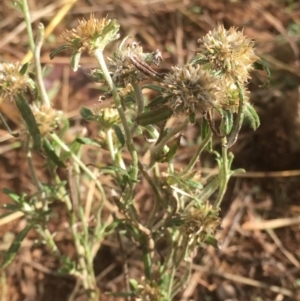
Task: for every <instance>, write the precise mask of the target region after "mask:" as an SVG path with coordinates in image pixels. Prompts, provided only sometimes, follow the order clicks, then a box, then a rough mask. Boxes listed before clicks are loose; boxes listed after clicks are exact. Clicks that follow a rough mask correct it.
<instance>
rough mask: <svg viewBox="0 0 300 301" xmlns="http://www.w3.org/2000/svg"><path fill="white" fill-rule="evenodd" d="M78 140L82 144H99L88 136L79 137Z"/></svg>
mask: <svg viewBox="0 0 300 301" xmlns="http://www.w3.org/2000/svg"><path fill="white" fill-rule="evenodd" d="M76 141H77V142H78V143H80V144H85V145H94V146H99V143H97V142H96V141H95V140H93V139H90V138H86V137H77V138H76Z"/></svg>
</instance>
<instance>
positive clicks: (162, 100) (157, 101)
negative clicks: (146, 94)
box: [148, 95, 168, 108]
mask: <svg viewBox="0 0 300 301" xmlns="http://www.w3.org/2000/svg"><path fill="white" fill-rule="evenodd" d="M167 101H168V99H167V98H165V97H163V96H162V95H159V96H157V97H155V98H154V99H153V100H151V102H150V103H149V104H148V108H155V107H157V106H158V105H162V104H165V103H166V102H167Z"/></svg>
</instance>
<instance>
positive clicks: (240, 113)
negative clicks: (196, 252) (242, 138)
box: [226, 81, 245, 148]
mask: <svg viewBox="0 0 300 301" xmlns="http://www.w3.org/2000/svg"><path fill="white" fill-rule="evenodd" d="M235 85H236V86H237V89H238V91H239V96H240V98H239V109H238V113H237V118H236V120H235V122H234V126H233V129H232V131H231V133H230V134H229V136H228V140H227V141H226V143H227V144H226V147H227V148H229V147H231V146H232V145H233V144H234V143H235V142H236V140H237V137H238V134H239V132H240V129H241V127H242V124H243V121H244V114H245V112H244V111H245V108H244V107H245V95H244V91H243V88H242V86H241V85H240V83H239V82H238V81H235Z"/></svg>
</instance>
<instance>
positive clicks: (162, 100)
mask: <svg viewBox="0 0 300 301" xmlns="http://www.w3.org/2000/svg"><path fill="white" fill-rule="evenodd" d="M19 7H20V8H21V10H22V11H23V13H24V16H25V20H26V24H27V31H28V37H29V41H30V47H31V50H32V52H33V53H34V64H33V68H32V69H31V66H30V65H29V64H25V65H20V64H18V63H4V62H3V63H1V64H0V93H1V97H9V98H10V99H11V100H12V101H14V102H15V104H16V106H17V108H18V109H19V111H20V113H21V115H22V117H23V119H24V122H25V125H26V131H25V132H24V133H23V134H22V135H21V136H20V139H22V141H23V142H24V145H25V150H26V153H27V160H28V167H29V171H30V175H31V178H32V182H33V183H34V185H35V187H36V191H35V193H33V194H32V195H26V194H21V195H18V194H16V193H14V192H12V191H9V190H5V193H7V194H8V195H9V196H10V197H11V199H12V200H13V203H12V204H7V205H6V209H7V213H6V215H7V214H10V213H13V212H16V211H21V212H23V214H24V218H25V219H26V222H27V224H26V227H25V228H24V229H23V230H22V231H21V232H20V233H19V234H18V235H17V236H16V238H15V241H14V242H13V243H12V245H11V247H10V248H9V250H8V251H7V252H6V253H5V255H4V260H3V262H2V267H3V268H4V267H6V266H8V265H9V264H10V263H11V262H12V260H13V259H14V257H15V255H16V253H17V251H18V249H19V247H20V245H21V242H22V240H23V239H24V238H25V237H26V235H27V234H28V232H29V231H30V230H31V229H35V231H37V232H38V234H39V236H40V239H41V241H42V242H44V243H45V244H46V245H47V247H48V248H49V249H50V250H51V251H52V252H53V254H54V255H55V256H57V258H58V259H59V260H60V263H61V270H60V272H61V273H62V272H64V273H68V274H71V275H74V276H75V277H77V279H78V281H80V283H81V286H82V287H83V288H84V290H85V292H86V294H87V296H88V298H89V300H101V296H103V294H105V293H109V294H112V295H114V296H123V297H124V298H128V300H132V299H131V298H133V297H134V298H135V299H134V300H153V301H154V300H155V301H157V300H161V301H162V300H172V299H173V298H174V296H176V294H178V292H180V290H181V289H182V288H183V286H184V285H185V283H186V282H187V280H188V279H189V272H190V269H191V263H192V260H193V257H194V256H195V255H196V251H197V248H198V247H199V246H201V244H202V243H204V242H205V243H208V244H212V245H213V246H215V247H217V241H216V239H215V233H216V230H217V229H218V227H219V226H220V218H219V207H220V204H221V202H222V199H223V196H224V193H225V191H226V187H227V184H228V180H229V178H230V176H231V175H232V174H233V173H234V172H237V170H235V171H234V170H231V164H232V160H233V155H232V153H230V152H229V148H230V147H231V146H232V145H233V144H234V143H235V141H236V139H237V137H238V134H239V131H240V128H241V126H242V123H243V120H244V119H245V118H246V119H248V121H249V123H250V125H251V126H252V128H253V129H254V130H255V129H256V128H257V127H258V126H259V118H258V116H257V114H256V112H255V110H254V108H253V107H252V106H251V104H250V102H249V93H248V90H247V83H248V82H249V80H250V71H252V70H253V68H254V66H255V63H256V64H257V66H261V64H260V62H259V58H258V57H257V56H256V55H255V53H254V42H253V41H252V40H250V39H249V38H247V37H246V36H245V35H244V34H243V33H242V32H239V31H237V30H236V29H234V28H230V29H229V30H226V29H225V28H224V27H223V26H222V25H219V26H218V27H217V28H216V29H214V30H212V31H210V32H209V33H208V34H207V35H206V36H204V37H203V38H202V39H199V41H198V42H199V48H198V51H197V53H196V54H195V56H194V58H193V59H192V60H190V61H189V62H187V63H186V64H185V65H184V66H175V67H173V68H172V70H170V71H169V72H167V73H161V72H159V71H156V70H155V69H158V68H157V67H155V68H154V67H153V65H156V66H159V63H160V62H161V60H162V55H161V52H160V51H159V50H154V51H153V52H151V53H146V52H144V51H143V48H142V47H141V45H140V44H139V43H137V42H131V43H129V42H128V41H129V39H128V37H125V38H123V40H121V41H120V42H119V44H118V46H117V48H116V50H115V51H114V52H113V53H112V55H111V56H109V57H107V58H105V57H104V54H103V51H104V49H105V47H106V46H107V44H109V43H111V42H113V41H115V40H117V39H119V38H120V35H119V24H118V23H117V21H116V20H110V19H108V18H104V19H101V20H98V19H96V18H95V17H94V16H93V15H91V16H90V18H89V19H88V20H85V19H83V20H81V21H79V25H78V26H77V27H76V28H73V29H71V30H66V31H65V32H64V33H62V37H63V38H64V39H65V41H66V44H65V45H62V46H60V47H59V48H58V49H56V50H55V51H53V52H52V53H51V59H53V58H54V57H55V56H56V55H57V53H59V52H61V51H69V53H70V54H71V56H70V62H71V66H72V68H73V70H74V71H77V70H78V69H79V68H81V67H80V57H81V54H82V53H83V52H86V53H88V54H89V55H91V56H93V57H95V58H96V60H97V61H98V63H99V67H98V68H96V69H93V70H83V71H84V72H85V73H87V74H88V76H89V77H90V78H91V79H92V80H93V81H97V82H101V83H102V85H103V87H106V92H105V93H104V95H102V98H103V100H102V101H103V102H105V101H106V100H105V98H112V99H113V102H112V103H109V106H108V105H106V106H105V107H103V106H102V105H100V106H95V107H94V109H89V108H85V107H84V108H82V109H81V116H82V118H84V119H85V120H87V121H88V122H92V123H94V124H95V125H96V126H97V127H98V129H99V133H98V136H97V137H77V138H76V139H75V140H74V141H73V142H68V143H67V142H66V140H65V134H66V132H67V131H68V129H69V123H68V120H67V118H66V117H65V116H64V113H63V112H60V111H57V110H56V109H55V108H54V107H53V106H52V104H51V102H50V101H49V98H48V95H47V92H46V89H45V86H44V83H43V79H42V71H41V65H40V50H41V46H42V42H43V26H42V24H40V25H39V27H38V32H37V37H36V40H35V41H34V39H33V34H32V28H31V24H30V19H29V12H28V7H27V3H26V1H25V0H23V1H20V2H19ZM115 44H117V43H116V42H115ZM29 69H30V72H31V74H34V80H33V79H32V76H29V71H28V70H29ZM158 70H159V69H158ZM145 80H147V84H145V82H144V81H145ZM149 82H151V84H149ZM146 88H147V89H150V90H153V91H154V92H155V93H156V95H157V96H156V97H155V98H154V99H152V100H151V101H148V102H146V100H145V97H144V95H143V90H144V89H146ZM28 90H32V91H35V93H34V95H36V98H35V100H34V101H33V102H32V103H29V102H28V99H27V94H26V91H28ZM216 115H218V116H219V117H218V118H219V120H221V122H218V123H217V122H215V119H216V118H215V116H216ZM174 116H175V117H176V116H181V118H182V120H183V121H182V122H181V123H180V124H176V125H175V126H174V127H167V121H168V120H169V119H170V118H173V117H174ZM1 118H2V120H3V122H4V124H6V123H5V120H4V119H3V117H2V116H1ZM191 126H194V127H195V126H198V127H199V133H200V135H201V137H200V139H199V141H200V142H199V144H198V146H197V150H196V151H195V154H194V155H193V157H192V158H191V159H190V161H189V162H188V164H186V166H185V167H184V168H182V169H181V170H178V169H177V168H175V167H174V164H173V162H174V160H175V159H176V153H177V150H178V148H179V147H180V139H181V135H182V133H183V132H184V131H185V130H186V129H188V128H189V127H191ZM146 136H147V137H151V139H152V140H153V141H154V142H149V138H148V140H147V139H146V138H145V137H146ZM216 137H219V138H221V141H222V151H221V153H218V152H217V151H216V150H214V149H213V146H212V145H213V144H212V141H213V140H214V139H215V138H216ZM136 138H138V140H137V139H136ZM141 140H143V141H144V144H146V145H147V147H148V151H149V152H150V156H149V157H150V159H149V162H148V163H147V164H145V163H141V161H140V160H141V153H140V149H141V148H140V147H139V142H135V141H141ZM85 144H92V145H94V146H96V147H98V152H99V153H101V152H103V151H108V152H109V154H110V158H111V162H112V163H111V164H109V165H106V166H105V165H103V162H102V163H101V164H102V165H100V162H83V161H82V159H81V154H82V149H83V148H84V145H85ZM185 147H188V146H185ZM204 150H207V151H209V152H212V153H213V154H214V155H215V158H216V161H217V163H218V167H219V173H218V174H217V175H215V176H211V177H210V178H209V180H207V181H205V182H202V180H201V174H200V172H199V170H197V169H195V164H196V163H197V162H198V160H199V159H200V156H201V154H202V152H203V151H204ZM32 152H37V153H38V154H40V155H41V156H43V157H44V158H45V162H46V164H45V170H47V171H48V172H49V174H50V175H51V179H50V180H49V183H43V182H41V180H40V179H39V178H38V176H37V173H36V170H35V164H34V162H33V159H32ZM126 152H128V153H129V154H130V160H128V159H126V160H125V157H124V153H126ZM166 166H167V167H166ZM59 169H68V174H69V178H68V181H64V180H62V179H61V175H60V173H59V172H58V171H59ZM238 171H240V170H238ZM103 175H110V177H112V179H113V180H112V182H113V183H114V185H113V187H107V186H106V185H105V184H104V183H103V182H102V181H101V179H102V176H103ZM87 178H88V179H89V180H90V185H89V190H88V192H87V193H84V194H83V193H82V192H81V187H83V186H84V181H85V180H86V179H87ZM142 180H146V181H147V182H148V184H149V187H150V188H151V190H152V196H153V198H152V208H151V212H150V213H149V214H148V215H147V216H145V215H141V214H140V212H139V211H138V210H137V207H136V203H135V202H136V201H135V197H136V194H137V192H138V191H137V185H138V183H139V182H141V181H142ZM93 193H94V194H95V195H96V194H97V195H99V196H100V199H101V201H100V202H99V201H93V199H94V198H93ZM91 194H92V197H91ZM87 195H88V197H87ZM95 199H96V198H95ZM98 199H99V198H98ZM54 200H56V201H57V200H59V201H61V202H63V203H64V204H65V206H66V208H67V212H68V218H69V220H68V225H69V228H68V231H69V232H70V233H71V234H72V238H73V241H74V247H75V249H76V254H77V257H76V260H71V259H70V258H68V257H67V256H66V255H64V254H62V253H61V251H60V250H59V248H58V246H57V242H56V233H51V232H50V230H49V229H48V227H47V224H48V222H49V220H51V218H52V215H51V209H50V208H49V205H50V204H51V203H52V202H53V201H54ZM2 217H3V216H2ZM107 237H111V239H115V240H116V242H117V243H118V244H119V246H120V252H121V253H123V257H124V258H126V252H125V246H127V248H128V246H133V249H137V248H139V249H140V253H137V254H140V260H141V261H142V262H143V271H144V275H143V277H141V278H139V279H133V278H131V277H130V274H129V275H128V262H127V261H126V260H125V259H124V279H125V280H126V283H127V291H123V292H103V291H100V289H99V288H98V286H97V282H96V275H95V272H94V269H93V261H94V258H95V256H96V254H97V251H98V250H99V248H100V247H101V243H102V241H103V239H105V238H107ZM158 243H159V244H160V245H164V250H163V252H161V250H159V248H158V247H157V244H158ZM133 244H134V245H133ZM103 260H105V259H103ZM179 270H180V274H179V273H178V271H179Z"/></svg>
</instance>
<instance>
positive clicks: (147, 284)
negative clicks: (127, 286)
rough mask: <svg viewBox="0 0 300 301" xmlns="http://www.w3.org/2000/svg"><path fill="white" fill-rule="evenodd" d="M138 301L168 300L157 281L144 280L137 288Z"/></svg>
mask: <svg viewBox="0 0 300 301" xmlns="http://www.w3.org/2000/svg"><path fill="white" fill-rule="evenodd" d="M136 296H137V297H136V300H137V301H163V300H166V298H165V296H164V294H163V292H162V289H161V287H160V286H159V284H158V283H157V282H156V281H155V280H152V281H151V280H147V279H145V278H142V281H141V283H139V284H137V287H136Z"/></svg>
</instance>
